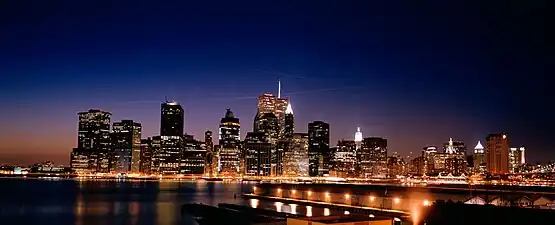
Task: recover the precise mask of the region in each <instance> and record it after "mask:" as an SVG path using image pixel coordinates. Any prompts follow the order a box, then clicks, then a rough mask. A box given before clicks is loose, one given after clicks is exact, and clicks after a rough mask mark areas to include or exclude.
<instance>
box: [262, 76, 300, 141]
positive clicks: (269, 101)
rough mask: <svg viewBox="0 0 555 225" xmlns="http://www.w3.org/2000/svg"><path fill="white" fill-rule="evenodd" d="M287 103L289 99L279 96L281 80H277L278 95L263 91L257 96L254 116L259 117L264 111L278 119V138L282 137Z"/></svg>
mask: <svg viewBox="0 0 555 225" xmlns="http://www.w3.org/2000/svg"><path fill="white" fill-rule="evenodd" d="M288 105H289V99H287V98H282V97H281V81H278V95H277V96H275V95H273V94H270V93H265V94H263V95H261V96H259V97H258V110H257V113H256V117H255V120H256V118H259V117H261V116H262V115H263V114H265V113H272V114H274V115H275V116H276V118H277V120H278V127H279V131H278V138H283V137H284V135H285V115H284V114H285V112H286V111H287V107H288ZM291 114H292V110H291Z"/></svg>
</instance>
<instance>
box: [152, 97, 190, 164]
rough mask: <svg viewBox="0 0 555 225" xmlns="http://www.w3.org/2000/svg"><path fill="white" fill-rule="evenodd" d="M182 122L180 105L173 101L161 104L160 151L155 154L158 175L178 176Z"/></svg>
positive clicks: (183, 118) (181, 153) (183, 119)
mask: <svg viewBox="0 0 555 225" xmlns="http://www.w3.org/2000/svg"><path fill="white" fill-rule="evenodd" d="M184 121H185V117H184V111H183V107H181V105H180V104H178V103H177V102H173V101H171V102H168V101H166V102H165V103H162V106H161V119H160V151H159V152H158V153H157V154H156V163H158V165H156V167H157V169H158V171H157V173H158V174H161V175H175V174H179V171H180V163H181V157H182V155H183V144H184V142H183V130H184ZM153 162H154V161H153Z"/></svg>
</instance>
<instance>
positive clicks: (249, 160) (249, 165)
mask: <svg viewBox="0 0 555 225" xmlns="http://www.w3.org/2000/svg"><path fill="white" fill-rule="evenodd" d="M244 144H245V175H247V176H270V173H271V150H272V144H271V143H270V142H269V137H268V134H266V133H264V132H248V133H247V136H246V137H245V143H244Z"/></svg>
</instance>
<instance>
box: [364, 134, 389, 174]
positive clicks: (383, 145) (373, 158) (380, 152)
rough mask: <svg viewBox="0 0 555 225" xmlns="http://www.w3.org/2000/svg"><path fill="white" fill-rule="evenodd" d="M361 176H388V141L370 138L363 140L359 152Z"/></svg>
mask: <svg viewBox="0 0 555 225" xmlns="http://www.w3.org/2000/svg"><path fill="white" fill-rule="evenodd" d="M357 161H358V167H359V172H360V176H362V177H366V178H368V177H386V176H387V139H385V138H381V137H368V138H364V139H363V140H362V146H361V149H360V151H358V152H357Z"/></svg>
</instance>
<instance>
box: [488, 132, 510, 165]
mask: <svg viewBox="0 0 555 225" xmlns="http://www.w3.org/2000/svg"><path fill="white" fill-rule="evenodd" d="M485 155H486V166H487V169H488V172H490V173H494V174H501V173H508V172H509V140H508V137H507V135H506V134H503V133H499V134H489V135H488V136H487V137H486V154H485Z"/></svg>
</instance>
